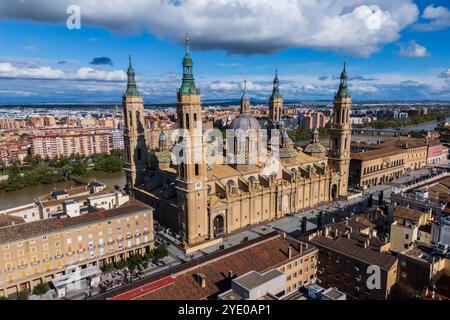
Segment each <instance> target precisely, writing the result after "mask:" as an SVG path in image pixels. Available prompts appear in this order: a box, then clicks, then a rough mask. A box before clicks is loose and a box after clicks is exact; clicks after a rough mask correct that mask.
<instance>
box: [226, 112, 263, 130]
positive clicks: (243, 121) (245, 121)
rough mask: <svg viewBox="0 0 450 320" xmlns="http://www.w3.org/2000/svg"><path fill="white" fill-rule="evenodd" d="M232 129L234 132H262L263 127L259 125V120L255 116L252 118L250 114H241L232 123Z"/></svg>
mask: <svg viewBox="0 0 450 320" xmlns="http://www.w3.org/2000/svg"><path fill="white" fill-rule="evenodd" d="M231 129H233V130H238V129H240V130H243V131H247V130H260V129H261V125H260V124H259V122H258V120H256V118H255V117H254V116H252V115H251V114H249V113H241V114H240V115H239V116H237V117H236V118H234V120H233V122H232V123H231Z"/></svg>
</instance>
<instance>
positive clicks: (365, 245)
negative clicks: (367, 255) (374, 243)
mask: <svg viewBox="0 0 450 320" xmlns="http://www.w3.org/2000/svg"><path fill="white" fill-rule="evenodd" d="M368 247H369V239H366V240H364V249H367V248H368Z"/></svg>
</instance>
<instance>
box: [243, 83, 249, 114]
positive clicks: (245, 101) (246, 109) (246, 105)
mask: <svg viewBox="0 0 450 320" xmlns="http://www.w3.org/2000/svg"><path fill="white" fill-rule="evenodd" d="M249 111H250V100H249V99H248V97H247V79H245V80H244V92H243V93H242V97H241V113H247V112H249Z"/></svg>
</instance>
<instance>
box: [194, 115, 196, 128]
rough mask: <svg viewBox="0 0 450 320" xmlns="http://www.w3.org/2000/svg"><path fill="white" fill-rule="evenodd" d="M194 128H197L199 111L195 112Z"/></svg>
mask: <svg viewBox="0 0 450 320" xmlns="http://www.w3.org/2000/svg"><path fill="white" fill-rule="evenodd" d="M194 128H197V113H194Z"/></svg>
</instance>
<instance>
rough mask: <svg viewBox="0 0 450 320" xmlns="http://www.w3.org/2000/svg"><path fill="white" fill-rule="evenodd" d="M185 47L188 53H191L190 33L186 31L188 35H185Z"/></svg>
mask: <svg viewBox="0 0 450 320" xmlns="http://www.w3.org/2000/svg"><path fill="white" fill-rule="evenodd" d="M184 47H185V48H186V53H189V35H188V33H187V32H186V36H185V37H184Z"/></svg>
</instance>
